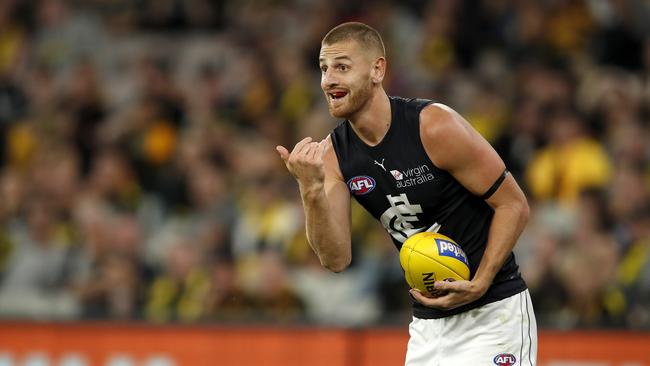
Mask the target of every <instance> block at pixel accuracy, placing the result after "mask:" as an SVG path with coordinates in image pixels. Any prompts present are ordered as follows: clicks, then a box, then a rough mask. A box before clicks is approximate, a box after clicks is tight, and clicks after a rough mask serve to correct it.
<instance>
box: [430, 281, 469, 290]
mask: <svg viewBox="0 0 650 366" xmlns="http://www.w3.org/2000/svg"><path fill="white" fill-rule="evenodd" d="M433 287H434V288H435V289H436V290H440V291H459V290H461V287H462V285H461V283H460V282H456V281H453V282H451V281H436V282H434V283H433Z"/></svg>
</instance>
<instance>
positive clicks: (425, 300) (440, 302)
mask: <svg viewBox="0 0 650 366" xmlns="http://www.w3.org/2000/svg"><path fill="white" fill-rule="evenodd" d="M409 292H410V293H411V295H412V296H413V298H414V299H415V300H416V301H417V302H419V303H420V304H422V305H425V306H428V307H432V308H438V309H445V308H446V306H447V304H448V300H447V297H448V296H449V294H446V295H443V296H440V297H426V296H424V295H423V294H422V293H421V292H420V291H418V290H416V289H411V290H410V291H409Z"/></svg>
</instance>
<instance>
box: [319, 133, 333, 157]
mask: <svg viewBox="0 0 650 366" xmlns="http://www.w3.org/2000/svg"><path fill="white" fill-rule="evenodd" d="M329 137H330V136H329V135H327V137H326V138H325V139H323V140H322V141H321V142H319V143H318V152H317V155H318V157H319V158H320V159H323V158H324V157H325V153H326V152H327V150H328V148H329V146H330V139H329Z"/></svg>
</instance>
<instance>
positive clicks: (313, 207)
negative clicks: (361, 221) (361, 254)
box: [277, 137, 352, 272]
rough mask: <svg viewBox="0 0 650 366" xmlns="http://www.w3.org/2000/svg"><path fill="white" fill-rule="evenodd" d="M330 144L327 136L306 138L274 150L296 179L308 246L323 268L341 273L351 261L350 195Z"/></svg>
mask: <svg viewBox="0 0 650 366" xmlns="http://www.w3.org/2000/svg"><path fill="white" fill-rule="evenodd" d="M331 144H332V142H331V140H330V139H329V138H326V139H325V140H323V141H321V142H319V143H317V142H312V141H311V138H309V137H307V138H305V139H303V140H302V141H300V142H299V143H298V144H296V146H295V147H294V149H293V151H291V153H289V151H288V150H287V149H286V148H284V147H282V146H278V147H277V150H278V152H279V153H280V157H281V158H282V160H284V163H285V164H286V166H287V169H288V170H289V172H291V174H292V175H293V176H294V177H295V178H296V180H297V181H298V186H299V188H300V197H301V198H302V205H303V208H304V210H305V226H306V230H307V240H308V241H309V245H310V246H311V248H312V249H313V250H314V252H315V253H316V255H317V256H318V258H319V259H320V262H321V264H322V265H323V267H325V268H327V269H329V270H330V271H332V272H341V271H342V270H344V269H345V268H346V267H347V266H348V265H349V264H350V261H351V260H352V250H351V244H350V194H349V192H348V189H347V186H346V184H345V183H344V182H343V178H342V177H341V173H340V171H339V168H338V162H337V160H336V154H335V153H334V150H333V149H332V148H331Z"/></svg>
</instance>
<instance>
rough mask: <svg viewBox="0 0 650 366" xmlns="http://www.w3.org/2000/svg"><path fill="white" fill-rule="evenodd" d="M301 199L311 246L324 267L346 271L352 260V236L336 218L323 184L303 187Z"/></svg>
mask: <svg viewBox="0 0 650 366" xmlns="http://www.w3.org/2000/svg"><path fill="white" fill-rule="evenodd" d="M300 196H301V198H302V204H303V208H304V211H305V228H306V231H307V240H308V241H309V245H310V246H311V248H312V249H313V250H314V253H316V255H317V256H318V259H319V260H320V262H321V264H322V265H323V267H325V268H327V269H329V270H330V271H332V272H340V271H342V270H344V269H345V268H346V267H347V266H348V265H349V264H350V261H351V258H352V254H351V245H350V234H349V233H345V232H344V230H343V229H342V228H343V227H344V225H339V224H337V221H336V218H334V217H332V212H333V211H332V210H331V208H330V204H329V202H328V200H327V194H326V193H325V189H324V188H323V186H322V185H316V186H310V187H306V186H303V185H300Z"/></svg>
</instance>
